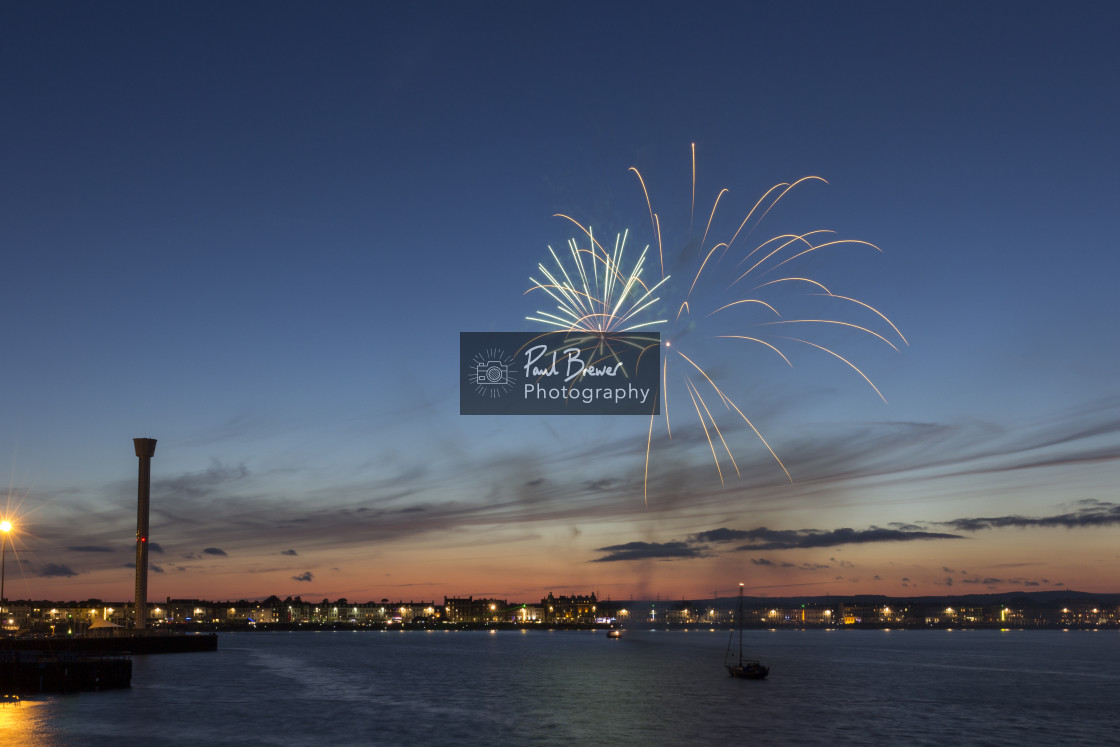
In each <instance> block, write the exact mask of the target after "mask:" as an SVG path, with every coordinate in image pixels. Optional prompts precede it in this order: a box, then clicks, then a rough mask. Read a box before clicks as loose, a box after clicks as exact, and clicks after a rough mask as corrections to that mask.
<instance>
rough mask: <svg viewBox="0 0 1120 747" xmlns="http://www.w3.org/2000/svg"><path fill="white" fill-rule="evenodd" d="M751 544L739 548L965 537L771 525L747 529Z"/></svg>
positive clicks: (893, 531) (788, 548)
mask: <svg viewBox="0 0 1120 747" xmlns="http://www.w3.org/2000/svg"><path fill="white" fill-rule="evenodd" d="M743 538H744V539H746V540H748V542H747V544H745V545H740V546H739V547H737V548H736V549H737V550H746V551H751V550H793V549H805V548H812V547H836V546H837V545H855V544H868V543H872V542H908V541H912V540H925V539H963V537H961V536H960V535H959V534H943V533H940V532H922V531H913V532H912V531H904V530H901V529H883V528H881V527H871V528H870V529H859V530H857V529H849V528H846V527H845V528H842V529H833V530H831V531H827V532H822V531H819V530H816V529H781V530H779V529H767V528H766V527H759V528H757V529H751V530H748V531H746V532H744V533H743Z"/></svg>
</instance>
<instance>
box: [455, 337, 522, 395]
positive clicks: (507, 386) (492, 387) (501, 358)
mask: <svg viewBox="0 0 1120 747" xmlns="http://www.w3.org/2000/svg"><path fill="white" fill-rule="evenodd" d="M472 363H473V365H472V366H471V367H469V368H468V369H467V371H468V374H467V380H468V381H469V382H470V383H471V384H473V385H474V390H475V392H477V393H478V394H479V395H480V396H482V397H488V398H490V399H497V398H498V397H501V396H502V395H503V394H505V393H506V392H509V391H510V390H512V389H513V386H514V384H516V383H517V381H516V378H517V376H516V372H515V371H511V370H510V367H511V364H512V363H513V358H512V357H510V356H508V355H506V353H505V351H504V350H498V349H490V350H487V351H485V353H483V354H477V355H475V356H474V360H473V362H472Z"/></svg>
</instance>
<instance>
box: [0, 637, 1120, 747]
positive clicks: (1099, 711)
mask: <svg viewBox="0 0 1120 747" xmlns="http://www.w3.org/2000/svg"><path fill="white" fill-rule="evenodd" d="M747 643H748V647H749V648H750V649H751V651H752V653H755V654H757V655H759V656H760V657H761V658H762V659H763V661H764V662H765V663H767V664H769V665H770V666H771V668H772V671H771V675H770V678H769V679H767V680H765V681H761V682H757V681H750V680H735V679H731V678H729V677H728V676H727V675H726V673H725V671H724V669H723V667H722V661H723V654H724V649H725V646H726V644H727V633H726V632H723V631H714V632H713V631H708V630H692V631H688V632H685V631H672V632H670V631H664V630H660V631H650V630H628V631H627V632H626V634H625V635H624V636H623V638H622V639H620V640H609V639H607V638H606V635H605V633H603V632H594V633H592V632H572V631H563V632H562V631H553V632H549V631H543V630H541V631H532V632H529V633H523V632H514V631H509V632H506V631H502V632H497V633H486V632H438V633H433V632H408V633H401V632H393V633H377V632H360V633H353V632H337V633H252V634H227V635H222V636H221V638H220V641H219V651H217V652H216V653H205V654H174V655H164V656H137V657H134V658H133V686H132V688H131V689H129V690H120V691H112V692H103V693H85V694H82V695H78V696H66V697H45V698H40V699H37V700H35V701H31V702H29V703H28V704H27V705H25V706H23V707H22V708H14V707H8V708H0V744H47V745H53V744H62V745H69V744H114V745H120V744H140V743H148V742H155V743H159V744H161V745H178V744H183V745H185V744H200V743H204V744H210V745H212V744H277V745H288V744H324V743H331V744H335V745H349V744H355V745H357V744H417V743H429V742H443V743H452V744H490V743H493V742H494V741H500V742H502V743H517V744H570V743H573V742H579V743H583V744H637V743H645V744H654V745H658V744H693V743H696V742H697V741H705V742H718V741H723V740H731V741H733V742H734V743H742V742H743V741H744V738H745V737H744V735H750V736H751V738H750V739H747V740H746V741H748V742H750V741H761V742H769V743H772V744H785V743H794V742H796V743H798V744H825V743H835V742H836V741H837V740H843V741H845V742H852V741H855V742H862V743H907V744H941V743H945V742H946V741H948V740H951V741H953V742H957V743H967V744H975V743H978V742H981V743H985V744H1040V743H1064V744H1094V743H1104V742H1108V741H1110V740H1112V739H1114V738H1115V734H1116V730H1117V728H1118V727H1120V716H1118V715H1117V711H1118V709H1117V708H1116V706H1117V704H1118V696H1117V692H1118V691H1120V690H1118V686H1120V633H1118V632H1116V631H1110V632H1099V633H1091V632H1068V633H1063V632H1060V631H953V632H947V631H903V630H893V631H851V630H846V631H831V632H830V631H792V630H783V631H772V632H770V631H753V632H749V633H748V641H747ZM8 711H10V712H8ZM16 711H19V713H15V712H16Z"/></svg>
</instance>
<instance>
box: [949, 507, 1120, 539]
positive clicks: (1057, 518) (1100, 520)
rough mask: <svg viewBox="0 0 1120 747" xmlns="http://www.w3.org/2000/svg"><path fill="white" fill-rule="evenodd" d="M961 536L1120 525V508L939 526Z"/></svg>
mask: <svg viewBox="0 0 1120 747" xmlns="http://www.w3.org/2000/svg"><path fill="white" fill-rule="evenodd" d="M937 523H938V524H940V525H942V526H947V527H952V528H953V529H956V530H958V531H961V532H978V531H980V530H982V529H1003V528H1006V527H1020V528H1026V527H1063V528H1065V529H1081V528H1085V527H1105V526H1115V525H1120V504H1116V503H1103V502H1098V501H1092V502H1090V503H1089V505H1086V506H1085V507H1084V508H1081V509H1078V510H1076V511H1071V512H1068V513H1064V514H1055V515H1053V516H1018V515H1011V516H992V517H982V518H974V519H953V520H952V521H941V522H937Z"/></svg>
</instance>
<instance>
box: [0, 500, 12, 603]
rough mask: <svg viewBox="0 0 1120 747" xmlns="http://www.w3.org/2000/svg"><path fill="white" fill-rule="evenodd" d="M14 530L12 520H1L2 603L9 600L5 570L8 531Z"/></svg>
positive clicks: (0, 583) (0, 586) (0, 599)
mask: <svg viewBox="0 0 1120 747" xmlns="http://www.w3.org/2000/svg"><path fill="white" fill-rule="evenodd" d="M11 531H12V522H10V521H8V520H7V519H4V520H3V521H0V604H3V603H5V602H7V601H8V598H7V597H6V596H4V571H5V568H4V566H5V564H6V563H7V561H8V533H9V532H11Z"/></svg>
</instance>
